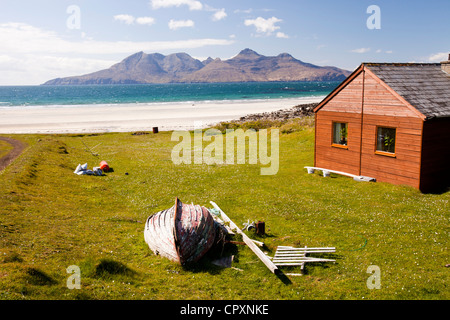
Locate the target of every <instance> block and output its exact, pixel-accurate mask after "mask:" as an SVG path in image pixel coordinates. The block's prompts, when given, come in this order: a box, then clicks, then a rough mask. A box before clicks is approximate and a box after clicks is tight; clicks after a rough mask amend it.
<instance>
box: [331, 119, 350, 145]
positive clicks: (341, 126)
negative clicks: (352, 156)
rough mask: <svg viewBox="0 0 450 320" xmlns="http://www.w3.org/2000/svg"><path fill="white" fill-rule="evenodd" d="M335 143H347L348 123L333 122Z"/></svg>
mask: <svg viewBox="0 0 450 320" xmlns="http://www.w3.org/2000/svg"><path fill="white" fill-rule="evenodd" d="M333 143H334V144H340V145H343V146H346V145H347V123H342V122H334V123H333Z"/></svg>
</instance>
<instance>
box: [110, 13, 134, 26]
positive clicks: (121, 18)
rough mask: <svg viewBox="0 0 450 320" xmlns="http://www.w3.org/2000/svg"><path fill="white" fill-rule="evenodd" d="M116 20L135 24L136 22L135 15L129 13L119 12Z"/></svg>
mask: <svg viewBox="0 0 450 320" xmlns="http://www.w3.org/2000/svg"><path fill="white" fill-rule="evenodd" d="M114 20H117V21H120V22H124V23H126V24H133V23H134V17H133V16H130V15H129V14H118V15H115V16H114Z"/></svg>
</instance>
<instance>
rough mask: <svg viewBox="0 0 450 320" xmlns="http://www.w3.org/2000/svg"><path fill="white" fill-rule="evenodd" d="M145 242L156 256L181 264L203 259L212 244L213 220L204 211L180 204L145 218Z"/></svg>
mask: <svg viewBox="0 0 450 320" xmlns="http://www.w3.org/2000/svg"><path fill="white" fill-rule="evenodd" d="M144 238H145V242H146V243H147V244H148V246H149V247H150V249H151V250H152V251H153V252H154V253H155V254H158V255H161V256H163V257H166V258H168V259H170V260H172V261H175V262H178V263H180V264H182V265H184V264H186V263H191V262H196V261H198V260H199V259H200V258H202V257H203V256H204V255H205V254H206V253H207V252H208V250H209V249H211V247H212V246H213V244H214V243H215V238H216V227H215V222H214V218H213V217H212V215H211V214H210V212H209V211H208V209H207V208H205V207H203V206H199V205H194V204H185V203H182V202H181V201H180V200H179V199H178V198H176V200H175V205H174V206H173V207H171V208H170V209H167V210H162V211H159V212H157V213H155V214H153V215H151V216H150V217H148V218H147V221H146V223H145V229H144Z"/></svg>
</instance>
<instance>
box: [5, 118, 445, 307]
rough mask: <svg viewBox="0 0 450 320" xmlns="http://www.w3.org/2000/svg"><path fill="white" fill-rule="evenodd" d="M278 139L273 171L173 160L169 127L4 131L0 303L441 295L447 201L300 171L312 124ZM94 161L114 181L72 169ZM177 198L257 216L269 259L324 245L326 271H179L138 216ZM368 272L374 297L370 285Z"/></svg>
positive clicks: (241, 250) (247, 256)
mask: <svg viewBox="0 0 450 320" xmlns="http://www.w3.org/2000/svg"><path fill="white" fill-rule="evenodd" d="M283 125H287V124H286V123H283V124H281V126H283ZM284 132H285V133H282V130H280V165H279V168H280V169H279V171H278V173H277V174H276V175H273V176H263V175H260V166H259V165H257V164H256V165H250V164H240V165H237V164H229V165H225V164H224V165H206V164H190V165H187V164H181V165H175V164H173V162H172V160H171V150H172V148H173V147H174V145H176V144H177V142H173V141H171V133H170V132H160V133H158V134H147V135H131V134H130V133H105V134H93V135H16V136H14V137H15V138H17V139H20V140H23V141H24V142H27V143H28V147H27V149H26V150H25V151H24V153H23V154H22V155H21V156H20V157H19V158H17V159H16V160H15V162H14V163H13V164H12V165H10V166H9V167H8V168H6V169H5V170H4V171H2V172H1V173H0V299H14V300H17V299H71V300H73V299H83V300H84V299H177V300H178V299H187V300H189V299H202V300H203V299H236V300H240V299H250V300H253V299H268V300H272V299H282V300H294V299H295V300H299V299H336V300H337V299H346V300H354V299H355V300H360V299H361V300H362V299H364V300H365V299H369V300H373V299H401V300H416V299H440V300H441V299H449V298H450V294H449V290H448V280H449V270H448V268H446V267H445V265H446V264H448V263H449V260H448V250H447V249H448V239H449V238H448V235H449V234H448V232H449V228H448V221H449V210H448V208H449V205H450V204H449V200H450V193H449V192H447V193H443V194H422V193H420V192H419V191H417V190H415V189H413V188H410V187H407V186H394V185H390V184H385V183H379V182H377V183H365V182H356V181H353V180H352V179H350V178H347V177H342V176H333V175H332V177H331V178H323V177H322V176H320V175H319V174H318V173H316V174H311V175H309V174H307V172H306V170H305V169H304V168H303V167H304V166H305V165H311V164H312V163H313V149H314V141H313V139H314V129H313V127H312V126H310V125H306V126H305V124H304V123H302V124H295V123H293V122H291V123H289V130H286V131H284ZM85 145H87V146H89V147H94V146H96V148H95V150H96V152H98V153H99V156H94V155H93V154H92V153H91V152H88V151H86V146H85ZM101 160H106V161H107V162H108V163H109V164H110V166H111V167H112V168H113V169H114V172H110V173H107V174H106V176H102V177H98V176H78V175H75V174H73V171H74V169H75V168H76V166H77V165H78V164H83V163H86V162H87V163H88V167H89V168H92V167H93V166H98V164H99V163H100V161H101ZM175 197H179V198H180V199H181V200H182V201H184V202H193V203H195V204H200V205H204V206H206V207H209V208H211V205H210V203H209V201H211V200H212V201H214V202H216V203H217V204H218V205H219V206H220V207H221V208H222V209H223V210H224V211H225V212H226V213H227V214H228V216H230V218H231V219H232V220H233V221H234V222H235V223H236V224H238V225H242V224H243V223H245V222H247V221H248V220H250V221H258V220H261V221H264V222H265V225H266V235H265V236H263V237H258V236H256V235H255V234H253V233H252V232H251V231H250V232H249V235H250V236H251V237H252V238H254V239H257V240H260V241H263V242H264V243H265V244H266V247H265V248H264V250H265V251H266V252H268V254H269V255H273V253H274V251H275V249H276V247H277V246H278V245H292V246H305V245H306V246H309V247H313V246H334V247H336V248H337V251H336V254H331V255H329V256H331V257H332V258H333V259H336V263H334V264H333V263H317V264H309V265H308V264H307V265H306V268H305V274H304V275H303V276H301V277H291V278H290V281H286V279H283V278H279V277H277V276H275V275H274V274H272V273H271V272H270V271H269V270H268V269H267V268H266V267H265V266H264V265H263V264H262V263H261V262H260V261H259V259H258V258H257V257H256V255H254V254H253V252H252V251H251V250H249V249H248V248H247V247H246V246H236V247H233V246H229V247H227V250H228V251H229V252H232V253H233V254H234V255H235V259H234V261H233V266H234V267H236V268H237V269H232V268H221V267H217V266H215V265H212V264H211V263H210V260H211V259H212V257H211V256H207V257H205V258H204V259H202V260H201V261H200V262H199V263H198V264H195V265H191V266H188V267H181V266H179V265H177V264H175V263H172V262H170V261H168V260H167V259H164V258H161V257H160V256H155V255H153V253H152V252H151V251H150V250H149V248H148V246H147V245H146V243H145V241H144V237H143V229H144V223H145V220H146V218H147V217H148V216H149V215H151V214H153V213H155V212H157V211H159V210H162V209H167V208H169V207H170V206H172V205H173V203H174V199H175ZM70 265H76V266H79V267H80V270H81V289H79V290H77V289H73V290H70V289H68V288H67V285H66V283H67V282H66V281H67V279H68V278H69V277H70V276H71V274H68V273H67V271H66V269H67V267H69V266H70ZM371 265H376V266H378V267H379V268H380V271H381V275H380V279H381V288H380V289H368V287H367V279H368V278H369V277H370V276H371V274H369V273H367V269H368V267H369V266H371ZM238 269H241V270H242V271H240V270H238ZM283 270H284V271H285V272H294V273H298V272H300V270H299V268H297V267H293V268H285V269H283Z"/></svg>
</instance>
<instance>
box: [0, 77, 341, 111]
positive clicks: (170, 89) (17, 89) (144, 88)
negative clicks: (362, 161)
mask: <svg viewBox="0 0 450 320" xmlns="http://www.w3.org/2000/svg"><path fill="white" fill-rule="evenodd" d="M339 83H340V82H336V81H325V82H246V83H195V84H192V83H190V84H188V83H170V84H124V85H120V84H115V85H70V86H42V85H41V86H0V108H15V107H45V106H52V107H55V106H61V107H64V106H76V105H104V104H107V105H111V104H134V103H137V104H147V105H149V106H151V105H152V104H155V105H156V104H158V105H160V104H163V103H201V102H228V101H230V102H232V101H262V100H270V99H298V101H301V100H307V99H310V98H314V99H318V98H322V97H325V96H326V95H328V94H329V93H330V92H331V91H332V90H333V89H334V88H336V87H337V86H338V85H339ZM299 104H300V103H299Z"/></svg>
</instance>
